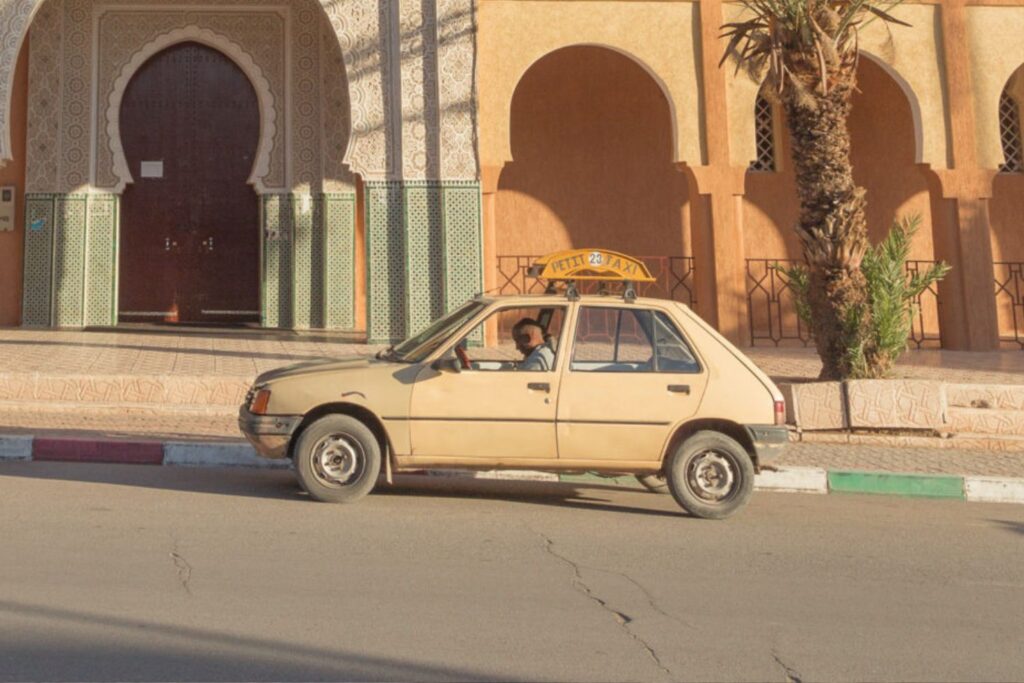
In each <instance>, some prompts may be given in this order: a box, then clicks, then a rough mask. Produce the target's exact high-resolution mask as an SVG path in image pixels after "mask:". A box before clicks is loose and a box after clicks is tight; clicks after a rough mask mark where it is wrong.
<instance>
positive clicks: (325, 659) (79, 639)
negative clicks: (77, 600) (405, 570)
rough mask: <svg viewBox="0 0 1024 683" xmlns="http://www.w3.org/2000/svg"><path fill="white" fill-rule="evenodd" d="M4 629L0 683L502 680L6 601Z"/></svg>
mask: <svg viewBox="0 0 1024 683" xmlns="http://www.w3.org/2000/svg"><path fill="white" fill-rule="evenodd" d="M342 621H343V619H341V618H339V625H338V626H339V629H341V630H343V629H344V626H343V624H342V623H340V622H342ZM0 623H4V624H9V625H11V624H17V625H18V629H17V631H16V632H14V633H11V634H10V635H11V637H9V638H4V639H3V641H2V642H0V662H3V667H2V670H0V681H5V680H11V681H14V680H50V681H94V680H104V681H116V680H131V681H172V680H173V681H197V680H201V681H225V680H230V681H243V680H244V681H263V680H271V681H284V680H359V681H489V680H498V679H497V678H496V677H495V676H494V675H493V674H485V673H483V672H480V671H470V670H466V669H462V668H457V667H450V666H443V667H442V666H437V665H433V664H426V663H422V662H417V661H414V660H410V659H402V658H400V657H398V656H396V657H380V656H373V655H367V654H360V653H356V652H352V651H348V650H345V649H344V648H342V647H331V648H330V649H327V648H321V647H315V646H311V645H304V644H299V643H296V642H295V640H296V636H295V635H289V634H287V633H282V634H280V636H279V637H276V638H273V639H271V638H259V637H253V636H248V635H241V634H236V633H226V632H222V631H218V630H214V629H208V628H200V627H194V626H184V625H181V624H172V623H162V622H159V621H156V620H154V619H147V618H123V617H117V616H113V615H110V614H102V613H97V612H86V611H78V610H72V609H67V608H63V607H53V606H47V605H38V604H30V603H25V602H19V601H14V600H0ZM240 630H241V629H240ZM396 654H399V653H396Z"/></svg>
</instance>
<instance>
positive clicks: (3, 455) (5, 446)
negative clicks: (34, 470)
mask: <svg viewBox="0 0 1024 683" xmlns="http://www.w3.org/2000/svg"><path fill="white" fill-rule="evenodd" d="M31 459H32V437H31V436H0V460H31Z"/></svg>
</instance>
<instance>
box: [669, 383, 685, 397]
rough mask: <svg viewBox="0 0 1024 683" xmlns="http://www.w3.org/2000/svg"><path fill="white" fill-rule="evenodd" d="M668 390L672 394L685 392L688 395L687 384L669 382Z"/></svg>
mask: <svg viewBox="0 0 1024 683" xmlns="http://www.w3.org/2000/svg"><path fill="white" fill-rule="evenodd" d="M668 390H669V391H671V392H672V393H674V394H686V395H687V396H689V395H690V385H689V384H669V385H668Z"/></svg>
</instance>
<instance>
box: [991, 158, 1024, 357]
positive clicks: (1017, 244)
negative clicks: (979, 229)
mask: <svg viewBox="0 0 1024 683" xmlns="http://www.w3.org/2000/svg"><path fill="white" fill-rule="evenodd" d="M989 216H990V218H991V221H992V259H993V260H994V261H996V263H997V264H998V263H999V262H1000V261H1015V262H1017V263H1020V262H1024V174H1020V173H1005V174H1000V175H997V176H996V178H995V181H994V182H993V183H992V199H991V201H990V202H989ZM1014 272H1017V271H1016V270H1015V271H1014ZM995 275H996V281H997V282H1003V283H1004V284H1006V289H1007V291H1006V292H999V293H997V295H996V313H997V315H998V317H999V333H1000V336H1002V337H1006V338H1011V337H1013V336H1014V329H1015V328H1019V327H1020V326H1021V325H1024V320H1021V319H1020V318H1021V311H1020V309H1019V308H1018V309H1017V310H1016V311H1014V309H1013V301H1014V297H1016V296H1018V292H1019V293H1020V294H1024V282H1021V281H1019V280H1018V279H1017V278H1014V277H1011V267H1009V266H1004V265H996V268H995ZM1018 287H1020V288H1021V289H1020V290H1018ZM1015 312H1016V316H1017V320H1015V319H1014V313H1015Z"/></svg>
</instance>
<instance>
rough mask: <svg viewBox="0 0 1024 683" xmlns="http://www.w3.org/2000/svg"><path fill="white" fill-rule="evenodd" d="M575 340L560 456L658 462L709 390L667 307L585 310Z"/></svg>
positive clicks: (561, 407) (565, 380) (565, 379)
mask: <svg viewBox="0 0 1024 683" xmlns="http://www.w3.org/2000/svg"><path fill="white" fill-rule="evenodd" d="M572 339H573V342H572V349H570V350H569V353H570V354H571V357H568V358H567V359H566V360H567V361H568V362H566V363H564V369H563V373H562V386H561V392H560V394H559V402H558V450H559V458H560V459H561V460H565V461H588V460H590V461H602V462H603V463H611V462H615V461H617V462H621V463H623V464H624V465H627V464H629V463H637V462H654V461H657V460H659V459H660V458H661V456H662V452H663V450H664V448H665V445H666V443H667V441H668V438H669V436H670V434H671V432H672V430H673V428H674V427H675V426H677V425H678V424H680V423H681V422H682V421H684V420H685V419H687V418H688V417H690V416H692V415H693V414H694V413H696V411H697V408H698V406H699V405H700V399H701V395H702V394H703V393H704V387H705V386H706V384H707V374H708V373H707V369H706V368H705V367H704V366H703V365H702V363H701V362H700V360H699V358H698V356H697V355H696V354H695V353H694V352H693V349H692V347H691V345H690V344H689V343H688V342H687V341H686V339H685V337H684V336H683V334H682V332H681V331H680V327H679V325H678V323H676V322H675V321H674V320H673V319H672V317H671V315H670V314H669V311H668V310H667V309H666V310H663V309H659V308H647V307H641V306H640V305H638V304H634V305H628V304H619V305H617V306H616V305H611V306H608V305H586V304H585V305H582V306H580V307H579V311H578V313H577V316H576V323H575V329H574V332H573V336H572ZM563 355H565V354H563Z"/></svg>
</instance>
